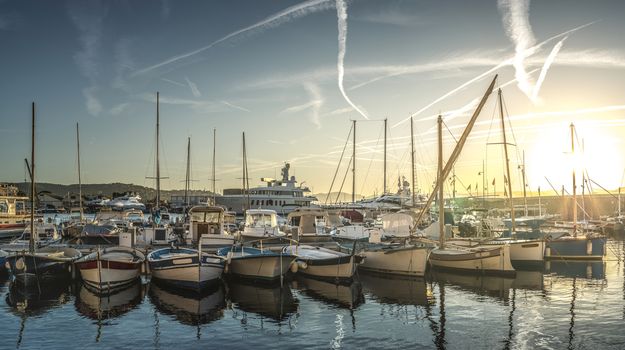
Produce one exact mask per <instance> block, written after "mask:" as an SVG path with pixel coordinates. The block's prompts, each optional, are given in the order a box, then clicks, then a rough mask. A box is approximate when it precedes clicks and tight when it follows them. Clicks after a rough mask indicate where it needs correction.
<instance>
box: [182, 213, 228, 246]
mask: <svg viewBox="0 0 625 350" xmlns="http://www.w3.org/2000/svg"><path fill="white" fill-rule="evenodd" d="M189 220H190V226H189V232H190V233H191V237H192V239H193V240H194V241H197V239H198V237H202V236H208V235H221V234H222V233H223V223H224V209H223V208H222V207H212V206H208V207H205V206H196V207H192V208H191V209H190V210H189Z"/></svg>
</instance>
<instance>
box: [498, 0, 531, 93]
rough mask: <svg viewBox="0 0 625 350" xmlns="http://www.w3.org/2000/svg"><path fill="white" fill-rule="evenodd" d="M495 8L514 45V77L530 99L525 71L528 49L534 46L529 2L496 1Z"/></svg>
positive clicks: (528, 83) (529, 83)
mask: <svg viewBox="0 0 625 350" xmlns="http://www.w3.org/2000/svg"><path fill="white" fill-rule="evenodd" d="M497 7H499V10H500V11H501V12H502V15H503V18H502V20H503V23H504V27H505V30H506V34H507V35H508V37H509V38H510V40H511V41H512V42H513V43H514V51H515V54H514V59H513V61H512V65H513V66H514V71H515V73H514V77H515V78H516V79H517V85H518V86H519V89H521V91H523V93H525V95H527V97H529V98H530V99H531V98H532V83H531V82H530V81H529V75H528V74H527V71H526V70H525V59H526V58H527V57H528V56H530V55H531V53H530V52H528V49H529V48H530V47H531V46H532V45H534V43H535V42H536V39H535V38H534V33H532V27H531V25H530V23H529V7H530V2H529V0H498V1H497Z"/></svg>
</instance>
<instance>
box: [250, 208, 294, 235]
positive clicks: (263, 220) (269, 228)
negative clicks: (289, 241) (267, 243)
mask: <svg viewBox="0 0 625 350" xmlns="http://www.w3.org/2000/svg"><path fill="white" fill-rule="evenodd" d="M285 236H286V234H285V233H284V232H281V231H280V227H279V226H278V215H277V214H276V211H275V210H269V209H250V210H247V211H246V212H245V226H244V228H243V232H241V239H242V240H243V241H244V242H245V241H255V240H260V239H265V238H278V237H285Z"/></svg>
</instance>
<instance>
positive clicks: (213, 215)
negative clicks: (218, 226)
mask: <svg viewBox="0 0 625 350" xmlns="http://www.w3.org/2000/svg"><path fill="white" fill-rule="evenodd" d="M220 216H221V213H220V212H191V221H195V222H216V223H218V222H220V221H221V220H220Z"/></svg>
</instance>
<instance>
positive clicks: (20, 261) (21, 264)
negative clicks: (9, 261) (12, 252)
mask: <svg viewBox="0 0 625 350" xmlns="http://www.w3.org/2000/svg"><path fill="white" fill-rule="evenodd" d="M25 267H26V264H25V263H24V258H19V259H17V261H16V262H15V269H16V270H18V271H20V270H23V269H24V268H25Z"/></svg>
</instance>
